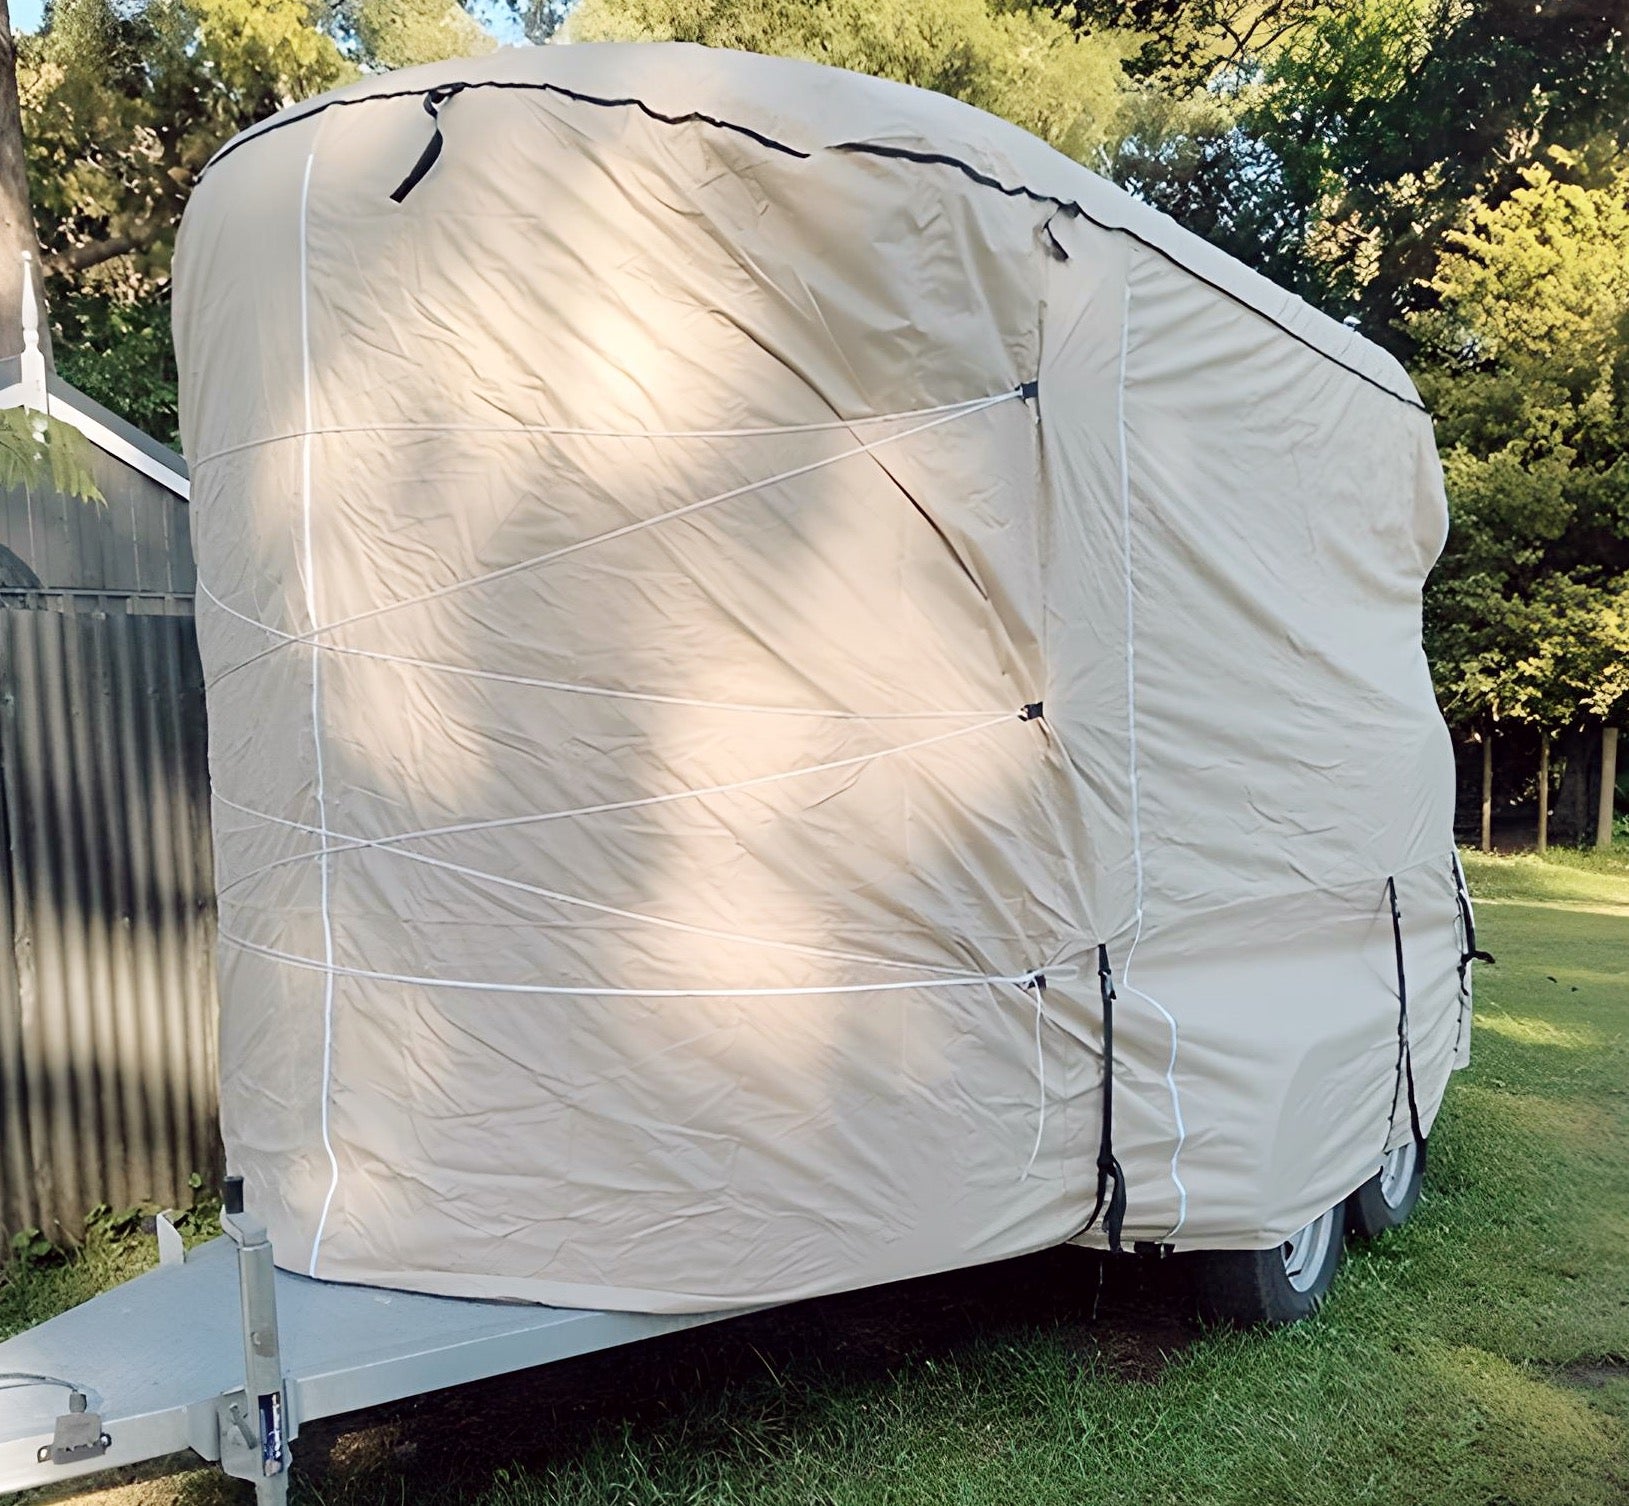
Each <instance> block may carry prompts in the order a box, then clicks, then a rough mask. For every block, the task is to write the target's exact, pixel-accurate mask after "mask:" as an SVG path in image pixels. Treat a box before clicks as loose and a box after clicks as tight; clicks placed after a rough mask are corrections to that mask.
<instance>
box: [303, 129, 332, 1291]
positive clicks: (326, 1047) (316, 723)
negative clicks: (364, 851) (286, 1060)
mask: <svg viewBox="0 0 1629 1506" xmlns="http://www.w3.org/2000/svg"><path fill="white" fill-rule="evenodd" d="M316 161H317V149H316V146H315V145H314V144H313V146H312V148H311V152H310V154H309V155H308V156H307V157H306V159H305V177H304V178H303V179H302V180H301V183H300V365H301V379H302V386H303V388H304V394H305V429H306V439H305V443H304V445H303V446H302V451H301V456H300V494H301V501H302V511H303V543H304V561H303V562H304V566H305V605H306V620H307V621H309V622H311V623H312V624H315V623H316V622H317V621H318V617H317V567H316V556H315V554H314V552H313V550H312V547H311V439H310V431H311V414H312V392H311V278H310V276H309V272H310V261H309V247H308V239H309V238H308V235H307V224H308V217H309V209H310V202H311V170H312V168H313V167H314V166H315V164H316ZM321 698H322V656H321V655H320V654H318V653H317V652H316V650H315V649H313V650H312V653H311V744H312V749H313V753H314V758H315V765H316V767H315V777H316V796H317V820H318V822H319V823H320V825H321V831H322V844H323V856H322V861H321V863H320V865H319V870H318V871H319V873H320V874H321V880H320V883H321V895H322V951H323V958H324V965H325V968H326V971H325V973H324V976H323V992H322V1109H321V1126H322V1148H323V1150H324V1151H326V1152H327V1155H328V1192H327V1195H326V1196H325V1197H324V1198H323V1200H322V1212H321V1214H320V1215H319V1216H318V1218H317V1230H316V1233H315V1234H314V1235H313V1236H312V1239H311V1259H310V1262H309V1263H308V1264H307V1266H306V1274H307V1275H308V1276H315V1275H316V1274H317V1255H318V1253H319V1252H320V1251H321V1249H322V1236H323V1232H324V1231H325V1230H326V1228H327V1227H328V1210H329V1209H330V1208H331V1207H332V1206H333V1203H334V1193H335V1191H336V1190H337V1189H338V1187H339V1157H338V1156H336V1155H335V1154H334V1142H333V1140H332V1139H331V1138H330V1136H329V1132H328V1099H329V1096H330V1093H331V1090H332V1087H333V1070H334V973H333V963H334V919H333V914H332V910H331V907H330V904H329V867H330V865H329V859H328V854H327V848H328V790H327V785H326V782H325V779H324V775H323V758H322V715H321V710H322V708H321Z"/></svg>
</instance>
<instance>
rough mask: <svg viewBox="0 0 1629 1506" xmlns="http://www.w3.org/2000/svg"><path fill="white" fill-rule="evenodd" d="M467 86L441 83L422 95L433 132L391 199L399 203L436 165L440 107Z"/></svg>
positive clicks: (438, 152)
mask: <svg viewBox="0 0 1629 1506" xmlns="http://www.w3.org/2000/svg"><path fill="white" fill-rule="evenodd" d="M466 87H468V86H467V85H465V84H443V85H442V86H441V87H440V88H439V89H432V90H430V92H429V93H428V94H426V95H425V96H424V113H425V114H426V115H428V116H429V117H430V119H431V120H433V121H434V122H435V134H434V135H432V136H431V137H430V139H429V140H428V141H427V142H426V143H425V145H424V150H423V151H422V152H420V153H419V160H418V161H417V162H415V163H414V164H413V168H412V171H411V172H409V173H408V175H407V176H406V177H405V178H403V179H402V181H401V182H400V183H398V184H397V185H396V187H395V189H394V190H393V191H392V193H391V195H390V197H391V199H392V200H393V201H394V202H395V203H397V204H400V203H401V202H402V200H403V199H405V198H406V197H407V196H408V194H410V193H412V192H413V190H414V189H415V188H417V187H418V186H419V184H420V183H421V182H422V181H423V180H424V175H425V174H426V173H427V172H429V171H430V169H431V168H432V167H434V166H435V165H436V158H437V157H439V156H440V155H441V107H442V106H443V105H444V104H446V102H447V101H448V100H449V99H451V98H452V97H453V95H455V94H459V93H462V92H463V90H464V89H465V88H466Z"/></svg>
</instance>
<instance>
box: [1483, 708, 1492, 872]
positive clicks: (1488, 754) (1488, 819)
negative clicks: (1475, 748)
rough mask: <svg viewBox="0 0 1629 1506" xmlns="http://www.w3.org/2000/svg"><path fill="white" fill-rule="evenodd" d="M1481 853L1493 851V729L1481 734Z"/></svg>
mask: <svg viewBox="0 0 1629 1506" xmlns="http://www.w3.org/2000/svg"><path fill="white" fill-rule="evenodd" d="M1482 851H1483V852H1492V851H1493V729H1492V728H1491V727H1490V728H1489V729H1488V730H1487V731H1486V732H1484V733H1483V734H1482Z"/></svg>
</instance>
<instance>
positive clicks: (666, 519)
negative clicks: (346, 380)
mask: <svg viewBox="0 0 1629 1506" xmlns="http://www.w3.org/2000/svg"><path fill="white" fill-rule="evenodd" d="M1022 395H1023V389H1022V388H1017V387H1015V388H1013V389H1012V390H1011V391H1010V392H1000V393H997V394H996V395H995V396H993V397H984V398H979V399H978V400H977V401H975V402H972V403H968V404H966V405H964V406H962V407H959V408H957V409H956V410H955V411H953V412H950V413H944V414H941V415H939V416H938V417H936V418H931V419H929V420H928V421H927V422H925V423H920V424H916V425H914V426H913V427H911V428H909V429H902V430H900V431H899V433H897V434H885V435H884V436H883V437H882V438H880V439H873V440H869V441H867V442H866V443H864V444H859V445H855V446H854V447H853V448H852V449H848V450H842V451H839V452H838V453H837V454H835V455H826V456H823V457H821V458H820V459H819V460H811V461H808V462H806V463H805V464H803V465H798V466H793V467H792V468H791V469H790V470H785V471H780V472H778V473H777V474H775V475H773V476H765V477H763V478H762V479H761V480H758V481H749V482H746V483H744V484H743V485H741V486H735V487H731V488H729V490H727V491H722V492H716V493H715V494H714V495H712V496H710V497H702V498H701V499H700V500H699V501H695V502H687V503H685V504H684V505H683V506H682V507H674V508H669V509H668V510H667V511H666V512H659V513H656V514H654V515H653V516H651V517H648V518H640V519H637V520H636V521H635V522H632V523H624V524H622V525H621V526H620V527H617V528H608V529H606V530H605V531H604V532H603V533H596V534H591V535H590V536H589V537H588V538H585V539H577V540H575V541H574V542H572V543H570V544H562V545H561V546H560V547H559V548H558V549H551V550H548V551H547V552H545V553H543V554H536V555H533V556H532V557H531V558H530V559H524V560H516V561H515V562H514V563H513V564H510V565H502V566H500V567H499V568H497V569H496V570H488V571H485V572H484V573H483V574H480V575H471V576H468V577H466V578H465V579H463V580H456V581H450V582H449V583H448V584H446V585H444V586H438V587H436V588H435V589H434V590H432V591H424V592H421V593H420V594H419V595H417V596H404V597H402V598H401V599H399V600H397V601H389V602H384V603H382V604H381V605H379V606H376V607H369V608H368V609H367V610H366V611H363V612H353V613H352V614H351V615H350V616H349V617H341V618H338V619H337V620H336V621H333V622H329V623H324V624H323V625H321V626H320V627H314V628H312V629H310V630H309V631H307V632H304V633H290V632H286V631H284V630H283V629H282V628H276V627H272V626H271V625H270V624H269V623H264V622H259V621H257V620H256V619H254V618H252V617H248V616H245V615H244V614H243V613H241V612H237V611H235V610H233V609H231V608H228V609H227V610H229V611H232V614H233V615H234V616H236V617H238V618H240V619H241V620H242V621H244V622H247V623H250V624H251V625H252V626H254V627H257V628H259V629H260V630H261V631H263V632H266V633H270V634H271V635H272V636H273V637H275V638H276V639H277V642H275V643H273V644H271V645H270V646H269V647H266V648H263V649H261V650H259V651H258V652H257V653H253V654H250V655H249V657H248V658H247V659H242V660H240V661H239V662H238V663H236V664H234V665H232V666H231V667H230V668H228V669H225V670H223V671H221V673H220V674H219V675H217V676H216V678H215V683H219V681H220V680H223V679H225V678H226V676H227V675H230V674H236V673H237V672H238V671H239V670H241V669H247V668H248V667H249V665H251V664H254V663H257V662H258V661H259V660H261V659H264V658H265V657H266V656H267V655H268V654H273V653H276V652H277V650H278V649H280V648H283V647H286V646H287V645H288V644H291V643H306V644H309V643H311V642H312V641H313V640H314V639H317V638H323V637H327V636H328V634H330V633H335V632H338V631H339V630H340V629H341V628H345V627H351V626H353V625H354V624H356V623H359V622H371V621H372V620H373V619H374V618H376V617H382V616H384V615H386V614H387V613H390V612H399V611H401V610H403V609H404V608H406V607H413V606H423V605H424V604H425V603H427V602H432V601H440V600H442V599H444V598H445V597H448V596H452V595H455V594H456V593H458V592H460V591H468V590H472V589H474V588H475V587H477V586H486V585H491V584H492V583H493V582H494V581H499V580H506V579H508V578H509V577H510V576H512V575H518V574H520V573H522V572H523V571H527V570H541V569H544V568H545V567H547V566H549V565H552V564H554V563H555V562H556V561H558V560H563V559H566V558H568V557H569V556H571V555H573V554H579V553H581V552H582V551H583V550H585V549H593V548H596V547H598V546H599V545H601V544H609V543H611V542H612V541H613V540H615V539H624V538H628V537H629V536H631V535H633V534H636V533H642V532H644V531H645V530H646V529H648V528H656V527H659V526H660V525H661V524H664V523H672V522H675V521H677V520H678V519H680V518H688V517H692V516H694V515H695V514H696V513H698V512H701V511H703V510H704V509H706V508H710V507H716V506H718V505H719V504H720V503H722V502H730V501H733V500H735V499H736V498H737V497H745V496H749V495H751V494H752V493H753V492H760V491H764V490H765V489H767V488H769V487H772V486H780V485H783V484H784V483H786V482H788V481H796V480H798V479H799V478H800V477H803V476H808V475H812V474H813V473H814V472H816V471H820V470H824V469H825V468H826V467H827V466H829V465H836V464H838V462H840V461H843V460H852V459H855V458H856V457H857V456H860V455H869V454H871V453H872V452H873V451H875V450H880V449H882V448H883V447H884V446H885V445H891V444H897V443H898V442H899V441H900V440H902V439H910V438H912V437H913V436H915V435H917V434H925V433H927V431H928V430H930V429H937V428H938V427H939V426H940V425H941V424H948V423H952V422H954V421H955V420H956V419H958V418H965V417H967V416H968V415H970V414H973V413H982V412H983V411H984V410H985V409H986V408H993V407H995V406H997V404H1000V403H1006V402H1012V401H1015V400H1017V399H1018V398H1020V397H1021V396H1022ZM208 594H209V598H210V600H211V601H215V602H217V603H218V602H219V598H218V597H216V596H215V595H214V593H213V592H210V593H208Z"/></svg>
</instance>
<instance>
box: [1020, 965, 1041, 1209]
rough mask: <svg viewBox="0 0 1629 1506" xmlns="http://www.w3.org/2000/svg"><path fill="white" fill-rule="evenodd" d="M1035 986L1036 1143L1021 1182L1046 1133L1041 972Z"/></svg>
mask: <svg viewBox="0 0 1629 1506" xmlns="http://www.w3.org/2000/svg"><path fill="white" fill-rule="evenodd" d="M1031 979H1032V982H1033V983H1034V987H1035V1100H1036V1101H1035V1144H1034V1145H1033V1146H1031V1147H1030V1152H1029V1160H1027V1161H1026V1162H1024V1169H1023V1170H1022V1171H1021V1172H1019V1173H1018V1180H1019V1181H1020V1182H1027V1181H1028V1180H1029V1174H1030V1172H1031V1171H1033V1170H1034V1169H1035V1158H1036V1157H1037V1156H1039V1155H1040V1153H1041V1138H1042V1136H1044V1135H1045V1134H1046V1053H1045V1051H1044V1049H1043V1048H1042V1045H1041V1022H1042V1020H1043V1019H1044V1018H1045V1017H1046V984H1045V983H1044V982H1043V981H1042V979H1041V975H1040V974H1039V973H1034V974H1031Z"/></svg>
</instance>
